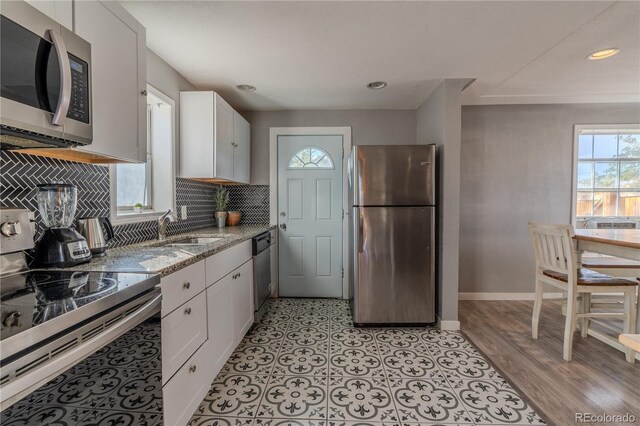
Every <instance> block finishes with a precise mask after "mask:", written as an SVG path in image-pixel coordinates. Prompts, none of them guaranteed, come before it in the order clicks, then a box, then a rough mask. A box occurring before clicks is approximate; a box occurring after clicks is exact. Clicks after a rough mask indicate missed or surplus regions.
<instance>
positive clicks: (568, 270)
mask: <svg viewBox="0 0 640 426" xmlns="http://www.w3.org/2000/svg"><path fill="white" fill-rule="evenodd" d="M529 232H530V233H531V238H532V240H533V246H534V252H535V257H536V294H535V301H534V304H533V317H532V320H531V335H532V337H533V338H534V339H537V338H538V322H539V320H540V310H541V308H542V296H543V292H544V285H545V284H547V285H550V286H553V287H556V288H559V289H561V290H562V291H564V292H566V295H567V315H566V320H565V326H564V348H563V355H562V357H563V358H564V359H565V360H566V361H571V356H572V346H573V334H574V331H575V329H576V321H577V319H578V318H580V319H581V320H582V324H581V334H582V336H584V337H586V333H587V330H588V328H589V318H594V317H598V318H601V317H622V318H623V321H624V325H623V333H624V334H635V328H636V300H635V299H636V287H637V286H638V284H637V283H636V282H634V281H630V280H626V279H623V278H617V277H612V276H610V275H605V274H601V273H599V272H595V271H592V270H590V269H585V268H578V266H577V263H576V262H577V255H576V251H575V246H574V241H573V236H574V232H573V227H572V226H571V225H550V224H542V223H529ZM611 292H621V293H624V312H619V311H618V312H597V313H594V312H591V302H590V299H591V294H593V293H611ZM579 296H582V297H581V299H582V301H581V303H582V309H581V312H580V313H578V297H579ZM625 353H626V358H627V361H629V362H631V363H633V362H635V351H634V350H633V349H628V350H626V351H625Z"/></svg>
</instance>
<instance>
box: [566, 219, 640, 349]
mask: <svg viewBox="0 0 640 426" xmlns="http://www.w3.org/2000/svg"><path fill="white" fill-rule="evenodd" d="M574 233H575V236H574V239H575V243H576V253H577V255H578V264H579V265H581V264H582V253H584V252H590V253H597V254H602V255H607V256H615V257H618V258H623V259H629V260H632V261H637V262H640V229H576V230H575V231H574ZM638 306H639V307H640V292H638ZM638 332H640V315H638V318H637V320H636V333H638ZM589 335H591V336H593V337H595V338H597V339H598V340H601V341H603V342H605V343H608V344H611V345H612V346H614V347H616V348H618V349H621V350H622V349H624V348H623V347H622V345H621V343H620V342H619V341H618V339H613V338H611V337H610V336H608V335H606V334H604V333H600V332H598V331H596V330H592V329H589Z"/></svg>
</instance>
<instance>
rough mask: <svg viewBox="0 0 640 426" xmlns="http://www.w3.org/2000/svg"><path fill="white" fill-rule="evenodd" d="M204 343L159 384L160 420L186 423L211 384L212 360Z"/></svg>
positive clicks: (176, 424)
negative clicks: (160, 394) (161, 409)
mask: <svg viewBox="0 0 640 426" xmlns="http://www.w3.org/2000/svg"><path fill="white" fill-rule="evenodd" d="M210 359H211V358H210V356H209V351H208V347H207V345H204V346H202V347H200V349H198V350H197V351H196V353H194V354H193V356H192V357H191V358H189V359H188V360H187V362H185V363H184V365H183V366H182V367H180V369H178V371H177V372H176V374H175V375H174V376H173V377H172V378H171V380H169V382H167V384H166V385H164V387H163V388H162V400H163V405H164V415H163V417H164V419H163V423H164V424H165V425H167V426H181V425H186V424H187V423H188V422H189V419H191V416H192V415H193V413H194V412H195V411H196V409H197V408H198V405H200V403H201V402H202V400H203V399H204V397H205V395H206V394H207V392H208V391H209V388H210V386H211V380H212V379H211V377H210V374H209V371H210V370H211V362H210Z"/></svg>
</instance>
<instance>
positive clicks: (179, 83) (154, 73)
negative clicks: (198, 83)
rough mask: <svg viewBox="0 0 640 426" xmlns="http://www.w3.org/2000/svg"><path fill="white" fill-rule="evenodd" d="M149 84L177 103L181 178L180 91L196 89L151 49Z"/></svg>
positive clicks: (176, 122) (148, 57) (149, 53)
mask: <svg viewBox="0 0 640 426" xmlns="http://www.w3.org/2000/svg"><path fill="white" fill-rule="evenodd" d="M147 82H148V83H149V84H150V85H151V86H153V87H155V88H156V89H158V90H159V91H161V92H162V93H164V94H165V95H167V96H169V97H170V98H171V99H173V100H174V102H175V103H176V110H175V116H176V119H175V123H174V124H175V143H176V159H175V161H176V176H179V170H177V167H178V165H179V164H180V157H179V155H180V150H179V147H180V91H181V90H196V87H195V86H194V85H193V84H191V83H190V82H189V81H188V80H187V79H186V78H184V77H183V76H182V74H180V73H178V71H176V70H175V69H174V68H173V67H171V65H169V64H168V63H166V62H165V61H164V59H162V58H161V57H160V56H158V55H156V54H155V53H154V52H153V51H151V50H150V49H147Z"/></svg>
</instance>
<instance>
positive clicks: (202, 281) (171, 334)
mask: <svg viewBox="0 0 640 426" xmlns="http://www.w3.org/2000/svg"><path fill="white" fill-rule="evenodd" d="M187 284H188V285H187ZM161 288H162V297H163V301H162V380H163V382H162V383H163V388H162V392H163V406H164V424H165V425H171V426H179V425H186V424H187V423H188V422H189V419H190V418H191V416H192V415H193V413H194V411H195V410H196V408H197V407H198V404H200V402H201V401H202V399H203V398H204V396H205V395H206V393H207V391H208V389H209V386H210V385H211V382H212V381H213V379H215V377H216V375H217V374H218V373H219V372H220V370H221V369H222V367H223V366H224V364H225V363H226V362H227V359H228V358H229V356H230V355H231V353H232V352H233V350H234V349H235V348H236V346H237V345H238V344H239V343H240V341H241V340H242V338H243V337H244V335H245V334H246V333H247V331H249V329H250V328H251V325H252V324H253V313H254V311H253V260H252V259H251V241H245V242H242V243H240V244H238V245H235V246H233V247H230V248H229V249H226V250H224V251H222V252H220V253H217V254H215V255H213V256H210V257H208V258H207V259H205V260H204V261H201V262H198V263H196V264H194V265H192V266H189V267H187V268H184V269H182V270H180V271H177V272H175V273H174V274H171V275H168V276H166V277H163V278H162V282H161ZM194 293H195V294H194ZM165 299H166V300H165Z"/></svg>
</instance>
